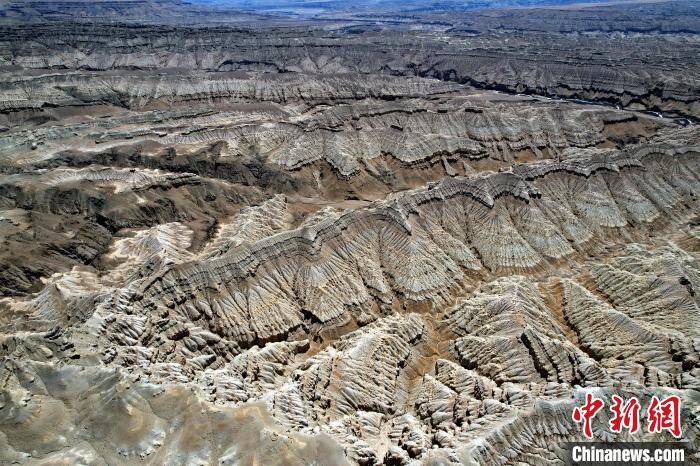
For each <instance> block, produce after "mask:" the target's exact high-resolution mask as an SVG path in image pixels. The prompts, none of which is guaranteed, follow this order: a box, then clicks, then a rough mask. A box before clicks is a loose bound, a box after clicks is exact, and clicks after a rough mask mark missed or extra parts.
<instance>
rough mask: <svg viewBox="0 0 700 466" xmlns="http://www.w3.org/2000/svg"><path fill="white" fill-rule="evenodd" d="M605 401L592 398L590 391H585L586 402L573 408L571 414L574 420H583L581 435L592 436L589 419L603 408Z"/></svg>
mask: <svg viewBox="0 0 700 466" xmlns="http://www.w3.org/2000/svg"><path fill="white" fill-rule="evenodd" d="M603 406H605V403H603V400H600V399H598V398H594V397H593V395H591V394H590V393H586V404H585V405H583V406H581V407H580V408H579V407H576V408H574V412H573V414H572V416H571V417H572V419H573V420H574V422H583V435H585V436H586V438H593V431H592V430H591V420H592V419H593V418H594V417H595V415H596V414H598V411H600V410H601V409H603Z"/></svg>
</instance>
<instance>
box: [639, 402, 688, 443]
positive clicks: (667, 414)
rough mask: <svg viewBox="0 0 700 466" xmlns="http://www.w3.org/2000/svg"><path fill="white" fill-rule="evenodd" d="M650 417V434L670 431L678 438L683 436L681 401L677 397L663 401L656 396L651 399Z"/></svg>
mask: <svg viewBox="0 0 700 466" xmlns="http://www.w3.org/2000/svg"><path fill="white" fill-rule="evenodd" d="M647 416H648V417H649V432H650V433H654V432H661V431H662V430H668V431H669V432H671V435H673V436H674V437H676V438H680V436H681V400H680V398H678V397H677V396H675V395H672V396H669V397H667V398H664V400H663V401H659V399H658V398H657V397H655V396H653V397H651V404H649V409H647Z"/></svg>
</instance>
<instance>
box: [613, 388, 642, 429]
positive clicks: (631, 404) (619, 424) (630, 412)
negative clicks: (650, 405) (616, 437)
mask: <svg viewBox="0 0 700 466" xmlns="http://www.w3.org/2000/svg"><path fill="white" fill-rule="evenodd" d="M612 399H613V403H614V404H613V405H612V406H611V407H610V411H612V412H613V414H614V417H613V418H612V419H611V420H610V430H611V431H613V432H622V428H623V427H624V428H626V429H629V431H630V434H634V433H635V432H637V431H638V430H639V407H640V405H639V400H637V398H635V397H632V398H631V399H630V400H629V401H628V402H627V403H625V404H624V405H623V404H622V402H623V400H622V398H620V397H619V396H617V395H613V397H612Z"/></svg>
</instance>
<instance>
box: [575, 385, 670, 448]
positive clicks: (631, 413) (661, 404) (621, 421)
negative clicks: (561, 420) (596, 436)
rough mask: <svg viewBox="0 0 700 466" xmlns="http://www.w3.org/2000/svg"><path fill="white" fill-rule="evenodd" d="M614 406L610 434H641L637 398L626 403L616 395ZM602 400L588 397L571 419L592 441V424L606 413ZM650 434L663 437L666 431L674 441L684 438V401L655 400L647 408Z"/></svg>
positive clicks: (587, 395)
mask: <svg viewBox="0 0 700 466" xmlns="http://www.w3.org/2000/svg"><path fill="white" fill-rule="evenodd" d="M612 401H613V404H612V406H611V407H610V411H612V413H613V416H612V419H611V420H610V422H609V426H610V431H612V432H618V433H619V432H622V429H623V428H624V429H627V430H629V433H630V434H634V433H636V432H638V431H639V412H640V410H641V404H640V403H639V400H638V399H637V398H636V397H632V398H630V399H629V401H627V402H625V400H623V399H622V398H620V397H619V396H617V395H613V396H612ZM604 406H605V403H604V402H603V400H601V399H599V398H596V397H594V396H593V395H592V394H590V393H586V403H585V404H584V405H583V406H577V407H575V408H574V411H573V413H572V414H571V418H572V419H573V420H574V422H576V423H583V435H584V436H586V438H588V439H592V438H593V430H592V428H591V421H592V420H593V418H594V417H595V416H596V414H598V412H599V411H600V410H601V409H603V407H604ZM647 422H648V425H647V430H648V431H649V433H652V434H653V433H660V432H662V431H664V430H666V431H668V432H670V433H671V434H672V435H673V436H674V437H676V438H680V437H681V434H682V432H681V399H680V398H679V397H678V396H676V395H671V396H668V397H666V398H664V399H663V401H661V400H659V398H658V397H656V396H653V397H652V398H651V402H650V403H649V407H648V408H647Z"/></svg>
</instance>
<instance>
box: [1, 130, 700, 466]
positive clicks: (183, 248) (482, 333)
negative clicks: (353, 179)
mask: <svg viewBox="0 0 700 466" xmlns="http://www.w3.org/2000/svg"><path fill="white" fill-rule="evenodd" d="M698 155H699V152H698V147H697V146H682V147H679V146H672V145H668V144H659V145H656V146H641V147H638V148H636V149H631V150H629V151H622V152H616V151H606V152H598V153H594V154H589V155H587V156H581V157H579V158H577V159H567V160H563V161H547V162H536V163H530V164H524V165H517V166H515V167H513V168H512V170H510V171H504V172H501V173H490V174H483V175H480V176H475V177H471V178H456V179H446V180H443V181H441V182H439V183H436V184H434V185H432V186H430V187H428V188H424V189H417V190H414V191H410V192H405V193H398V194H395V195H394V196H392V197H391V198H389V199H387V200H385V201H381V202H377V203H375V204H373V205H372V206H370V207H368V208H361V209H358V210H355V211H352V212H342V211H335V210H326V211H323V212H319V213H316V214H314V215H312V216H311V217H310V218H308V219H307V220H306V221H305V223H304V224H303V226H302V227H300V228H297V229H294V230H289V228H290V227H291V223H290V218H289V215H288V212H287V206H286V202H285V200H284V197H283V196H276V197H275V198H273V199H270V200H268V201H266V202H264V203H262V204H260V205H259V206H256V207H250V208H249V209H246V210H244V211H242V212H241V213H240V214H238V215H237V216H236V217H235V218H234V219H233V220H232V221H231V222H230V223H227V224H224V225H222V226H221V228H220V229H219V230H218V231H217V232H216V234H215V237H214V239H213V240H212V242H211V243H210V244H209V245H208V247H205V248H204V249H203V250H201V251H191V250H189V247H190V242H191V239H192V232H191V230H189V229H188V228H186V227H185V226H184V225H182V224H180V223H177V222H173V223H168V224H162V225H157V226H154V227H151V228H148V229H143V230H140V231H138V232H137V233H136V234H134V235H133V236H128V237H123V238H121V239H119V240H118V241H116V242H115V243H114V244H113V245H112V247H111V248H110V251H109V254H108V255H109V256H110V257H111V258H112V260H114V261H115V262H116V263H118V264H119V265H118V266H116V267H115V268H113V269H112V270H110V272H109V273H108V274H103V275H98V274H96V273H95V272H92V271H89V270H87V271H86V270H81V269H79V268H75V269H73V270H72V271H71V272H69V273H64V274H57V275H55V276H54V277H52V278H51V280H49V281H48V282H47V286H46V288H45V289H44V290H43V291H42V292H41V293H39V294H37V295H35V296H33V297H32V299H31V300H30V301H26V300H24V301H23V300H19V299H18V300H12V301H10V303H9V306H8V307H7V309H8V311H7V313H5V314H3V321H2V323H3V327H2V331H3V334H2V335H0V338H1V340H0V341H2V349H3V351H4V352H5V354H6V355H7V356H8V358H6V359H4V360H3V361H2V364H0V375H1V377H0V381H1V383H2V396H3V408H2V411H0V412H2V413H3V416H2V417H0V425H2V427H3V433H4V436H3V437H0V441H1V442H3V443H2V445H3V448H2V449H0V458H2V460H3V461H17V462H20V463H23V462H30V461H31V460H32V459H33V458H30V457H29V456H28V455H29V453H27V452H32V453H31V454H32V456H33V457H36V458H38V459H43V460H46V461H69V462H83V463H88V464H90V463H95V464H100V462H101V461H104V462H111V463H114V462H117V463H126V464H163V463H173V462H175V463H178V462H187V461H188V460H183V458H196V461H200V460H201V461H202V462H205V463H221V464H229V463H233V462H235V461H252V458H258V459H260V458H262V459H264V460H265V461H267V462H268V463H275V462H279V461H282V462H284V460H288V461H289V462H290V463H291V464H300V463H301V464H306V463H309V462H313V461H314V459H316V460H317V459H318V458H320V457H323V458H324V459H325V461H326V462H327V463H328V464H347V463H350V464H363V465H366V464H379V463H382V462H383V463H384V464H399V465H412V466H414V465H415V466H417V465H423V464H425V465H428V464H431V462H434V461H441V462H443V463H445V464H449V465H458V464H509V463H515V462H518V461H523V459H526V461H527V462H528V463H529V464H538V465H539V464H551V463H552V462H557V463H560V462H562V461H563V452H562V451H561V449H559V448H557V447H556V446H557V445H559V444H561V442H565V441H572V440H576V439H579V438H580V426H579V425H577V424H575V423H574V422H573V421H572V420H571V410H572V409H573V406H574V405H575V404H577V405H579V404H580V403H581V398H582V397H583V396H584V393H585V392H590V391H592V392H593V393H595V394H596V396H598V397H601V398H603V399H605V400H606V402H607V403H610V396H611V395H612V394H618V395H624V396H627V395H630V396H631V395H634V396H638V397H640V398H644V400H647V399H648V398H649V397H651V396H652V394H655V395H659V396H664V395H667V394H676V395H678V396H680V397H681V398H682V402H683V406H684V408H683V419H684V421H683V431H684V433H685V435H686V438H688V439H689V441H690V442H691V443H692V442H696V441H697V440H696V438H697V437H696V435H697V431H698V426H697V422H696V420H695V417H694V415H693V412H692V409H693V408H692V407H693V406H694V401H693V400H694V398H693V397H694V393H695V391H696V390H697V389H698V388H700V383H699V382H698V361H700V358H699V357H698V356H699V355H698V350H697V344H696V343H695V342H696V341H697V338H698V329H700V325H698V323H699V322H700V312H699V310H698V297H697V292H696V290H698V289H700V268H699V267H698V265H697V260H696V258H695V255H696V253H697V250H698V237H699V236H698V231H697V226H695V227H693V225H692V224H693V222H695V220H693V219H694V216H696V212H697V211H698V205H697V202H698V200H697V195H696V193H697V192H698V183H699V182H700V180H699V177H698V165H697V162H698ZM689 220H690V222H689ZM232 233H236V235H233V236H232V235H231V234H232ZM274 340H279V341H274ZM607 420H608V419H607V418H606V417H605V416H602V415H601V417H600V418H599V419H597V420H596V421H595V424H594V430H595V433H596V436H597V437H604V436H606V435H607V436H608V437H606V438H610V437H609V435H610V434H609V433H608V426H607ZM57 421H58V422H57ZM36 432H42V433H43V435H41V436H37V435H36ZM193 432H195V433H196V434H195V435H194V436H193V435H192V433H193ZM249 434H250V435H252V440H251V437H250V436H249ZM614 438H615V439H616V440H618V441H624V440H631V439H634V440H637V441H638V440H640V439H643V440H651V439H653V436H652V435H650V434H647V433H640V434H638V435H635V436H630V435H628V434H626V433H622V434H620V435H617V436H615V437H614ZM655 439H657V440H658V438H655ZM504 443H507V444H508V445H509V447H508V448H503V444H504ZM280 458H282V460H281V459H280Z"/></svg>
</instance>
